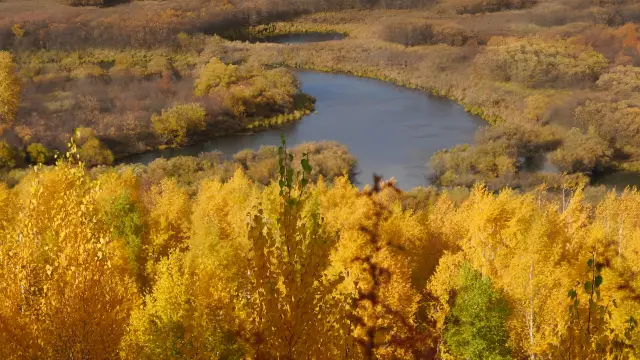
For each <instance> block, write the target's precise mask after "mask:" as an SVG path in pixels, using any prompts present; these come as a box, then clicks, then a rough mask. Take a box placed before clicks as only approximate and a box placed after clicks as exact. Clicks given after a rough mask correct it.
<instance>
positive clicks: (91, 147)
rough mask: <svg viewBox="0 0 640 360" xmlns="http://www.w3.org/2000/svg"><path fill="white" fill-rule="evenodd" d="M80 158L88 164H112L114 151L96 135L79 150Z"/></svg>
mask: <svg viewBox="0 0 640 360" xmlns="http://www.w3.org/2000/svg"><path fill="white" fill-rule="evenodd" d="M78 155H79V156H80V160H82V161H83V162H84V163H85V165H87V166H96V165H111V163H113V159H114V158H113V153H112V152H111V150H109V149H108V148H107V147H106V146H105V145H104V144H102V142H100V140H98V139H97V138H95V137H92V138H90V139H89V140H87V141H86V142H85V143H84V145H82V146H81V147H80V150H78Z"/></svg>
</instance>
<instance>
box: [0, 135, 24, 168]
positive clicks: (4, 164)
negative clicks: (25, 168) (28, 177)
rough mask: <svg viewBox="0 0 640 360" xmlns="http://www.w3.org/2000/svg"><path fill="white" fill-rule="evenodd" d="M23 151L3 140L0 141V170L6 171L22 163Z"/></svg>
mask: <svg viewBox="0 0 640 360" xmlns="http://www.w3.org/2000/svg"><path fill="white" fill-rule="evenodd" d="M23 161H24V153H23V152H22V151H20V149H18V148H16V147H13V146H11V145H9V144H7V142H5V141H0V170H3V171H6V170H10V169H12V168H14V167H17V166H20V165H22V163H23Z"/></svg>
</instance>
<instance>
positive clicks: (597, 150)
mask: <svg viewBox="0 0 640 360" xmlns="http://www.w3.org/2000/svg"><path fill="white" fill-rule="evenodd" d="M612 153H613V152H612V151H611V149H610V148H609V146H608V144H607V142H606V141H604V140H602V139H601V138H600V137H598V136H597V135H595V134H593V133H583V132H582V131H581V130H580V129H576V128H574V129H571V131H569V132H568V133H567V136H566V137H565V139H564V141H563V144H562V146H561V147H560V148H559V149H558V150H556V151H555V152H553V153H551V155H550V156H549V160H551V162H552V163H553V164H554V165H556V166H557V167H558V169H559V170H560V171H562V172H567V173H593V172H594V171H602V170H603V169H604V168H606V167H607V166H609V165H610V163H611V157H612Z"/></svg>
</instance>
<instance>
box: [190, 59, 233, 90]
mask: <svg viewBox="0 0 640 360" xmlns="http://www.w3.org/2000/svg"><path fill="white" fill-rule="evenodd" d="M239 80H240V74H239V71H238V66H235V65H226V64H225V63H223V62H222V61H220V59H218V58H213V59H211V60H210V61H209V62H208V63H207V64H206V65H205V66H204V68H203V69H202V70H201V71H200V77H198V79H197V80H196V84H195V86H196V87H195V90H194V93H195V94H196V95H197V96H205V95H208V94H209V93H210V92H211V90H213V89H215V88H218V87H221V88H228V87H229V86H231V85H233V84H235V83H237V82H238V81H239Z"/></svg>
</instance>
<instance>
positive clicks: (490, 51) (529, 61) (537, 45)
mask: <svg viewBox="0 0 640 360" xmlns="http://www.w3.org/2000/svg"><path fill="white" fill-rule="evenodd" d="M475 64H476V68H477V69H478V71H480V72H482V73H485V74H487V75H488V76H490V77H492V78H494V79H496V80H499V81H513V82H518V83H522V84H524V85H527V86H531V87H562V86H567V85H575V84H579V83H581V82H593V81H596V80H597V79H598V77H599V76H600V74H601V72H602V71H603V70H604V69H605V68H606V66H607V59H606V58H605V57H604V56H602V54H600V53H597V52H595V51H593V50H592V49H590V48H588V47H586V46H579V45H575V44H572V43H571V42H569V41H566V40H555V41H548V40H544V39H541V38H537V37H531V38H525V39H518V38H492V39H491V40H490V41H489V44H488V46H487V48H486V49H485V51H484V53H483V54H482V55H480V56H478V57H477V58H476V59H475Z"/></svg>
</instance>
